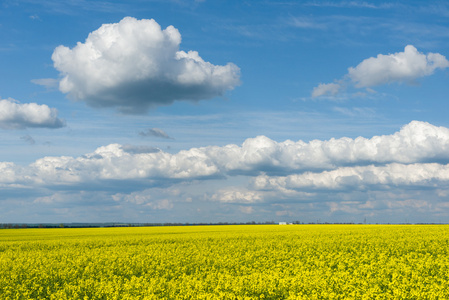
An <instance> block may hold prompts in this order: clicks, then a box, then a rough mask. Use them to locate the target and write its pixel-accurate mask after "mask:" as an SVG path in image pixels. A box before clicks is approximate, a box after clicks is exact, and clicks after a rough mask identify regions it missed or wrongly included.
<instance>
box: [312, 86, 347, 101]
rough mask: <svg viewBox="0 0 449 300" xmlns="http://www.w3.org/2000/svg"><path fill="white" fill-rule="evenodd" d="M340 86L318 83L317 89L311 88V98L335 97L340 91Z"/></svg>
mask: <svg viewBox="0 0 449 300" xmlns="http://www.w3.org/2000/svg"><path fill="white" fill-rule="evenodd" d="M340 89H341V86H340V85H339V84H338V83H320V84H319V85H318V86H317V87H315V88H313V91H312V98H316V97H321V96H328V95H330V96H335V95H336V94H338V92H339V91H340Z"/></svg>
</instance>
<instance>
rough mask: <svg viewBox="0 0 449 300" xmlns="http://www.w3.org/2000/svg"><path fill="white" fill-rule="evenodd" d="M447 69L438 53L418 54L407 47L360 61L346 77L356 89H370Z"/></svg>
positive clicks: (445, 60) (412, 48)
mask: <svg viewBox="0 0 449 300" xmlns="http://www.w3.org/2000/svg"><path fill="white" fill-rule="evenodd" d="M447 67H449V61H447V59H446V58H445V57H444V56H443V55H441V54H439V53H428V54H427V55H425V54H423V53H421V52H418V50H417V49H416V48H415V47H413V46H412V45H407V46H406V47H405V49H404V52H398V53H394V54H389V55H383V54H379V55H377V57H370V58H367V59H365V60H364V61H362V62H361V63H360V64H358V65H357V66H356V67H355V68H352V67H351V68H349V69H348V75H349V77H350V78H351V80H352V81H353V82H354V83H355V86H356V87H359V88H360V87H372V86H376V85H382V84H388V83H393V82H412V81H413V80H415V79H417V78H419V77H424V76H429V75H432V74H433V73H434V71H435V70H436V69H445V68H447Z"/></svg>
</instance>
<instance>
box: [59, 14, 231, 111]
mask: <svg viewBox="0 0 449 300" xmlns="http://www.w3.org/2000/svg"><path fill="white" fill-rule="evenodd" d="M180 43H181V35H180V33H179V32H178V30H177V29H176V28H175V27H173V26H168V27H167V28H165V29H162V28H161V26H160V25H159V24H158V23H157V22H156V21H154V20H152V19H151V20H147V19H143V20H137V19H135V18H132V17H126V18H124V19H123V20H121V21H120V22H119V23H114V24H103V25H102V26H101V27H100V28H99V29H97V30H95V31H93V32H91V33H90V34H89V36H88V37H87V39H86V40H85V42H84V43H81V42H78V43H77V45H76V46H75V47H73V48H72V49H70V48H68V47H65V46H59V47H57V48H56V49H55V50H54V52H53V55H52V59H53V62H54V67H55V68H56V69H57V70H59V71H60V72H61V76H62V79H61V81H60V83H59V89H60V90H61V91H62V92H63V93H67V94H68V95H69V96H70V97H71V98H73V99H76V100H83V101H86V102H87V104H89V105H91V106H94V107H116V108H118V109H119V110H121V111H122V112H126V113H142V112H145V111H146V110H147V109H148V108H150V107H154V106H158V105H167V104H170V103H172V102H173V101H175V100H193V101H197V100H203V99H210V98H213V97H216V96H221V95H223V94H224V93H225V92H226V91H228V90H232V89H233V88H234V87H235V86H236V85H238V84H239V76H240V70H239V68H238V67H237V66H236V65H234V64H232V63H228V64H226V65H224V66H220V65H213V64H212V63H209V62H207V61H204V60H203V59H202V58H201V57H200V56H199V54H198V52H196V51H188V52H185V51H180V50H179V46H180Z"/></svg>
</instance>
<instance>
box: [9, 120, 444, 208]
mask: <svg viewBox="0 0 449 300" xmlns="http://www.w3.org/2000/svg"><path fill="white" fill-rule="evenodd" d="M232 177H239V178H243V180H241V181H243V182H246V184H243V185H239V186H233V185H230V186H226V181H227V180H228V179H230V178H232ZM209 181H215V182H216V181H221V182H222V183H223V184H224V185H225V186H226V187H222V188H220V189H217V190H215V191H207V192H206V191H204V192H201V191H196V192H194V191H191V190H189V189H190V188H191V186H195V185H198V184H203V185H207V184H208V183H207V182H209ZM111 184H112V185H111ZM126 185H128V188H127V189H128V190H129V192H130V193H128V194H123V193H121V192H120V191H119V190H120V188H121V187H123V186H126ZM0 186H1V187H2V189H4V190H6V191H7V192H8V191H10V192H11V191H16V192H18V191H29V190H40V191H41V192H42V193H44V194H49V195H48V196H43V197H39V198H38V199H37V200H36V201H37V202H35V203H41V202H44V203H46V204H47V205H51V204H55V203H57V202H58V201H59V200H60V201H62V199H64V198H65V200H64V201H67V199H69V198H72V199H73V195H72V196H70V197H69V196H67V195H70V194H73V190H76V189H83V190H84V189H86V188H88V189H93V190H98V191H103V194H104V195H109V197H110V198H111V199H113V200H114V202H115V203H126V204H128V205H129V204H132V205H135V206H142V207H146V208H151V209H156V210H159V209H163V210H171V209H173V208H174V206H175V205H176V203H177V202H181V203H182V202H185V201H188V202H189V201H192V199H194V198H195V199H203V201H206V202H211V203H228V204H229V203H233V204H240V205H254V204H256V205H257V204H259V205H260V204H262V203H273V201H276V202H277V203H278V204H280V205H281V204H282V203H284V202H296V203H302V202H304V201H306V202H308V201H311V200H310V199H316V198H319V197H323V195H324V196H325V198H332V202H329V203H328V205H331V204H332V209H333V210H335V209H337V207H338V206H339V205H342V204H343V205H347V203H346V204H345V202H346V200H347V199H348V198H350V197H351V196H353V195H354V194H355V193H356V194H357V193H359V192H367V191H369V192H376V191H377V192H382V193H388V192H389V190H390V189H395V190H397V189H404V190H407V189H410V188H416V187H417V186H419V187H421V188H425V189H426V190H427V191H428V192H429V191H434V192H435V193H437V194H439V195H443V196H445V195H447V194H448V193H449V128H446V127H437V126H434V125H431V124H429V123H426V122H419V121H413V122H411V123H409V124H407V125H405V126H404V127H402V128H401V130H400V131H398V132H396V133H394V134H391V135H383V136H374V137H372V138H369V139H368V138H363V137H358V138H356V139H351V138H340V139H331V140H327V141H321V140H313V141H310V142H303V141H297V142H293V141H290V140H287V141H284V142H275V141H273V140H271V139H269V138H267V137H265V136H259V137H256V138H250V139H247V140H246V141H245V142H244V143H243V144H242V145H241V146H238V145H226V146H222V147H218V146H208V147H203V148H192V149H189V150H183V151H180V152H178V153H176V154H170V153H167V152H164V151H161V150H159V149H151V150H150V151H136V149H135V148H133V147H131V146H129V145H127V146H126V145H125V146H123V145H119V144H111V145H108V146H104V147H100V148H98V149H97V150H95V151H94V152H93V153H88V154H85V155H83V156H80V157H77V158H74V157H67V156H60V157H44V158H41V159H38V160H37V161H35V162H34V163H32V164H30V165H28V166H19V165H16V164H14V163H12V162H2V163H0ZM149 186H152V187H153V188H150V189H148V187H149ZM155 189H156V190H157V189H159V190H164V191H165V192H168V191H172V193H174V195H172V197H171V198H170V199H167V198H165V197H162V198H160V197H158V196H157V195H154V194H153V192H151V191H154V190H155ZM173 190H174V191H173ZM335 192H338V193H339V194H338V195H336V194H335ZM54 193H57V194H58V195H60V196H59V197H60V198H54V196H51V195H52V194H54ZM82 193H83V194H85V193H86V192H84V191H83V192H82ZM64 194H66V196H65V197H62V196H61V195H64ZM75 194H77V193H75ZM181 194H182V196H181V197H178V196H179V195H181ZM165 196H166V195H165ZM79 197H81V195H78V196H76V197H75V198H79ZM390 198H391V196H390ZM55 199H59V200H58V201H56V200H55ZM175 199H178V200H175ZM274 199H276V200H274ZM44 200H45V201H44ZM330 203H331V204H330ZM412 203H413V204H416V203H415V202H413V201H412ZM419 203H421V204H422V201H421V202H419ZM178 204H179V203H178ZM358 204H359V205H361V203H358ZM374 204H376V202H375V201H373V200H371V202H370V205H374ZM426 205H427V206H432V204H431V203H430V202H426ZM434 205H436V206H438V203H436V204H434ZM242 209H243V208H242ZM246 209H247V210H250V211H251V210H252V209H253V208H252V207H247V208H246ZM435 209H436V208H435Z"/></svg>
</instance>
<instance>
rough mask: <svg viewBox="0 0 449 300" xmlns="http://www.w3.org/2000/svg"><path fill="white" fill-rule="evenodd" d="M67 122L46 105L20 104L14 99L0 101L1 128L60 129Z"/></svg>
mask: <svg viewBox="0 0 449 300" xmlns="http://www.w3.org/2000/svg"><path fill="white" fill-rule="evenodd" d="M63 126H65V121H64V120H63V119H60V118H58V111H57V110H56V109H55V108H50V107H48V106H47V105H45V104H42V105H40V104H37V103H20V102H18V101H16V100H14V99H11V98H10V99H3V100H2V99H0V128H3V129H24V128H27V127H41V128H60V127H63Z"/></svg>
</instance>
